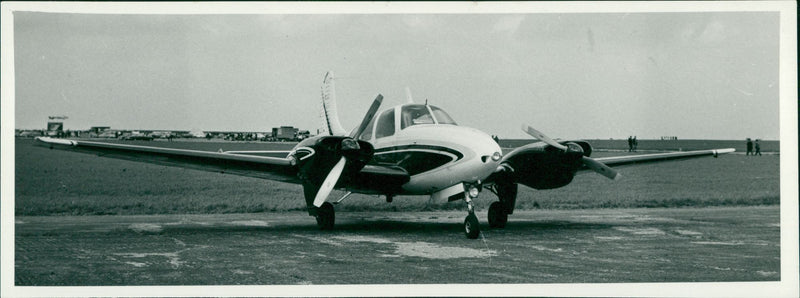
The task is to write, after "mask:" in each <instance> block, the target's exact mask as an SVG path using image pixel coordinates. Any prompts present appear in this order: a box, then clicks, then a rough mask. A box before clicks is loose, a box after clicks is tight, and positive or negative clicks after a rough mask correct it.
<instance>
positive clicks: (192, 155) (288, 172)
mask: <svg viewBox="0 0 800 298" xmlns="http://www.w3.org/2000/svg"><path fill="white" fill-rule="evenodd" d="M36 140H37V144H38V145H40V146H45V147H49V148H50V149H60V150H67V151H73V152H80V153H90V154H97V155H98V156H101V157H109V158H115V159H123V160H131V161H138V162H145V163H151V164H158V165H165V166H173V167H181V168H189V169H195V170H202V171H210V172H220V173H225V174H233V175H239V176H246V177H254V178H261V179H267V180H275V181H281V182H288V183H295V184H300V183H301V182H302V181H301V180H300V178H298V176H297V172H298V169H297V167H296V166H295V165H294V162H293V160H292V159H291V158H289V157H288V153H289V151H226V152H210V151H198V150H186V149H174V148H161V147H151V146H137V145H128V144H115V143H105V142H91V141H78V140H65V139H54V138H47V137H39V138H37V139H36ZM279 156H283V157H279ZM409 179H410V176H409V175H408V172H406V171H405V170H403V169H402V168H399V167H392V166H384V165H366V166H365V167H364V168H362V169H361V171H359V172H358V173H355V174H354V175H353V176H352V177H349V179H346V181H344V183H341V184H340V185H338V186H339V187H343V188H348V189H352V190H355V191H358V192H364V193H376V194H386V193H397V192H399V191H400V187H401V186H402V185H403V184H405V183H406V182H408V180H409Z"/></svg>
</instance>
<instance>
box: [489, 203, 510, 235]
mask: <svg viewBox="0 0 800 298" xmlns="http://www.w3.org/2000/svg"><path fill="white" fill-rule="evenodd" d="M507 222H508V213H506V209H505V208H504V207H503V203H500V202H494V203H492V204H491V205H489V227H492V228H498V229H502V228H505V227H506V223H507Z"/></svg>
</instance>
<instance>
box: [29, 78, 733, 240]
mask: <svg viewBox="0 0 800 298" xmlns="http://www.w3.org/2000/svg"><path fill="white" fill-rule="evenodd" d="M334 96H335V92H334V84H333V75H332V74H331V73H327V74H326V76H325V79H324V81H323V88H322V99H323V100H322V103H323V104H322V108H323V117H322V118H323V120H324V122H325V133H324V134H320V135H319V136H316V137H313V138H309V139H306V140H303V141H302V142H300V143H299V144H297V146H296V147H294V149H292V150H291V151H289V152H278V153H279V157H274V156H265V154H267V153H270V154H271V155H272V154H275V153H276V152H274V151H271V152H253V151H228V152H208V151H196V150H183V149H170V148H158V147H149V146H135V145H125V144H113V143H105V142H90V141H83V140H66V139H53V138H46V137H40V138H38V141H39V142H38V143H39V144H42V145H44V146H49V147H50V148H58V149H66V150H72V151H77V152H88V153H100V155H101V156H103V157H112V158H120V159H127V160H134V161H142V162H149V163H154V164H161V165H168V166H178V167H185V168H192V169H198V170H206V171H213V172H223V173H228V174H234V175H242V176H250V177H257V178H263V179H269V180H277V181H283V182H289V183H296V184H301V185H302V186H303V194H304V195H305V200H306V205H307V206H308V214H309V215H311V216H314V217H315V218H316V220H317V224H318V225H319V227H320V228H321V229H323V230H331V229H333V226H334V220H335V216H334V208H333V204H331V202H330V198H329V196H330V193H331V191H332V190H333V189H334V188H337V189H343V190H346V191H348V192H347V193H346V194H345V195H344V196H343V197H342V198H340V199H338V200H337V201H335V202H336V203H339V202H341V201H342V200H344V199H345V198H346V197H347V196H348V195H350V194H351V193H354V192H355V193H364V194H378V195H384V196H385V197H386V201H387V202H392V199H393V198H394V197H395V196H398V195H430V196H431V197H432V198H433V199H434V200H448V201H454V200H464V202H466V205H467V212H468V215H467V217H466V219H465V220H464V232H465V234H466V236H467V237H468V238H472V239H474V238H477V237H478V235H479V234H480V229H479V223H478V218H477V217H476V216H475V212H474V208H473V204H472V200H473V199H476V198H477V197H478V195H479V193H480V192H481V190H482V189H488V190H489V191H491V192H493V193H494V194H495V195H497V197H498V201H497V202H494V203H492V204H491V205H490V206H489V212H488V220H489V226H490V227H493V228H503V227H505V225H506V222H507V220H508V215H510V214H513V213H514V206H515V202H516V197H517V187H518V185H519V184H522V185H525V186H528V187H531V188H534V189H551V188H558V187H562V186H565V185H567V184H569V183H570V182H571V181H572V179H573V178H574V177H575V174H576V173H578V172H580V171H587V170H591V171H595V172H597V173H599V174H601V175H603V176H605V177H608V178H610V179H616V178H618V177H619V174H618V173H617V171H616V170H614V169H612V168H611V167H612V166H621V165H630V164H642V163H650V162H661V161H668V160H678V159H686V158H693V157H701V156H714V157H717V155H718V154H723V153H729V152H733V151H734V149H718V150H702V151H690V152H675V153H661V154H647V155H635V156H618V157H605V158H597V159H593V158H590V157H589V156H590V155H591V153H592V147H591V146H590V145H589V143H587V142H585V141H555V140H553V139H551V138H549V137H547V136H545V135H544V134H542V133H540V132H539V131H537V130H535V129H533V128H531V127H528V126H523V130H524V131H525V132H526V133H528V134H530V135H531V136H533V137H534V138H536V139H538V140H539V142H535V143H531V144H528V145H525V146H522V147H519V148H516V149H515V150H513V151H511V152H509V153H508V154H505V155H503V152H502V150H501V149H500V146H499V145H498V144H497V143H496V142H495V141H494V140H493V139H492V138H491V137H490V136H489V135H488V134H486V133H484V132H481V131H479V130H477V129H473V128H467V127H463V126H458V125H457V124H456V122H455V121H453V119H452V118H450V116H449V115H448V114H447V113H445V111H444V110H442V109H440V108H438V107H436V106H433V105H428V104H427V102H426V104H417V103H413V100H412V99H411V95H410V92H408V93H407V96H408V101H409V103H407V104H402V105H399V106H395V107H393V108H389V109H387V110H384V111H383V112H381V113H380V114H379V115H377V112H378V108H379V107H380V104H381V101H382V100H383V96H381V95H378V96H377V98H375V100H374V102H373V103H372V105H371V106H370V108H369V110H368V111H367V113H366V116H365V117H364V119H363V120H362V122H361V124H360V125H358V127H356V128H355V129H353V130H352V131H351V132H350V133H347V132H346V131H345V130H344V129H343V128H342V126H341V124H340V123H339V120H338V116H337V113H336V101H335V97H334ZM376 115H377V116H376Z"/></svg>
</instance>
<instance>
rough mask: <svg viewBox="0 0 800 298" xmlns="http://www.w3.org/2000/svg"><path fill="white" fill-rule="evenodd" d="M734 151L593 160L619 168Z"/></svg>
mask: <svg viewBox="0 0 800 298" xmlns="http://www.w3.org/2000/svg"><path fill="white" fill-rule="evenodd" d="M734 151H736V150H735V149H732V148H728V149H715V150H697V151H682V152H670V153H655V154H642V155H625V156H613V157H601V158H595V159H594V160H596V161H599V162H602V163H604V164H606V165H607V166H609V167H619V166H626V165H635V164H645V163H655V162H662V161H672V160H681V159H689V158H695V157H703V156H713V157H717V156H718V155H720V154H726V153H731V152H734Z"/></svg>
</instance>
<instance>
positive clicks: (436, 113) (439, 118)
mask: <svg viewBox="0 0 800 298" xmlns="http://www.w3.org/2000/svg"><path fill="white" fill-rule="evenodd" d="M430 107H431V111H433V117H435V118H436V122H438V123H439V124H452V125H458V124H456V122H455V121H453V118H450V115H447V113H445V111H444V110H442V109H440V108H437V107H434V106H430Z"/></svg>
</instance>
